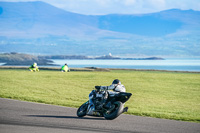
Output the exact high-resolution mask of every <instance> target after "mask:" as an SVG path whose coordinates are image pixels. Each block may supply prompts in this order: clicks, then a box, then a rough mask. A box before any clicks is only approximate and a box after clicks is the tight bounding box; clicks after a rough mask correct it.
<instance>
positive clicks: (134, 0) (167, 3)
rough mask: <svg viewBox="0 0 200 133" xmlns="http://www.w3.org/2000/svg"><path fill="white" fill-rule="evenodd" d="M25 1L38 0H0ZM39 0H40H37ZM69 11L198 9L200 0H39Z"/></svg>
mask: <svg viewBox="0 0 200 133" xmlns="http://www.w3.org/2000/svg"><path fill="white" fill-rule="evenodd" d="M0 1H6V2H23V1H36V0H0ZM37 1H38V0H37ZM39 1H43V2H46V3H49V4H51V5H53V6H56V7H59V8H62V9H64V10H67V11H71V12H75V13H80V14H86V15H105V14H116V13H117V14H140V13H152V12H158V11H162V10H167V9H172V8H176V9H182V10H188V9H193V10H198V11H200V0H39Z"/></svg>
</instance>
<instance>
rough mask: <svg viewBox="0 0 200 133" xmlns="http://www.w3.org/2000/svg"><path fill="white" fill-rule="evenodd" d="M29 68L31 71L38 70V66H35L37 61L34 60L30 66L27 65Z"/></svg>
mask: <svg viewBox="0 0 200 133" xmlns="http://www.w3.org/2000/svg"><path fill="white" fill-rule="evenodd" d="M29 70H30V71H31V72H36V71H38V72H39V68H38V66H37V63H36V62H34V63H33V65H31V66H30V67H29Z"/></svg>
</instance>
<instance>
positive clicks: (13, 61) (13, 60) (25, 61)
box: [0, 52, 52, 65]
mask: <svg viewBox="0 0 200 133" xmlns="http://www.w3.org/2000/svg"><path fill="white" fill-rule="evenodd" d="M34 62H36V63H37V64H38V65H49V64H50V63H52V61H50V60H47V59H42V58H38V57H37V56H33V55H29V54H21V53H14V52H12V53H4V54H0V63H5V65H32V64H33V63H34Z"/></svg>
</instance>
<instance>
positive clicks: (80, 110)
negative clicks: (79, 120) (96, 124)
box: [76, 102, 88, 117]
mask: <svg viewBox="0 0 200 133" xmlns="http://www.w3.org/2000/svg"><path fill="white" fill-rule="evenodd" d="M87 108H88V102H86V103H84V104H82V105H81V106H80V107H79V108H78V110H77V112H76V114H77V116H78V117H83V116H85V115H86V114H87Z"/></svg>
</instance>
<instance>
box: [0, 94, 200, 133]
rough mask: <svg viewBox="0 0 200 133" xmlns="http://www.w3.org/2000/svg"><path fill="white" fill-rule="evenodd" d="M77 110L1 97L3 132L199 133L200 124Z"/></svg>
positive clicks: (1, 129) (1, 127)
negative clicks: (104, 115)
mask: <svg viewBox="0 0 200 133" xmlns="http://www.w3.org/2000/svg"><path fill="white" fill-rule="evenodd" d="M76 110H77V109H76V108H67V107H61V106H53V105H46V104H38V103H31V102H23V101H17V100H10V99H3V98H0V133H95V132H96V133H97V132H98V133H99V132H120V133H131V132H132V133H145V132H147V133H149V132H152V133H199V132H200V124H199V123H192V122H181V121H174V120H164V119H156V118H149V117H139V116H132V115H125V114H123V115H121V116H119V117H118V118H117V119H115V120H105V119H104V118H102V117H89V116H86V117H83V118H78V117H77V116H76Z"/></svg>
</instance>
